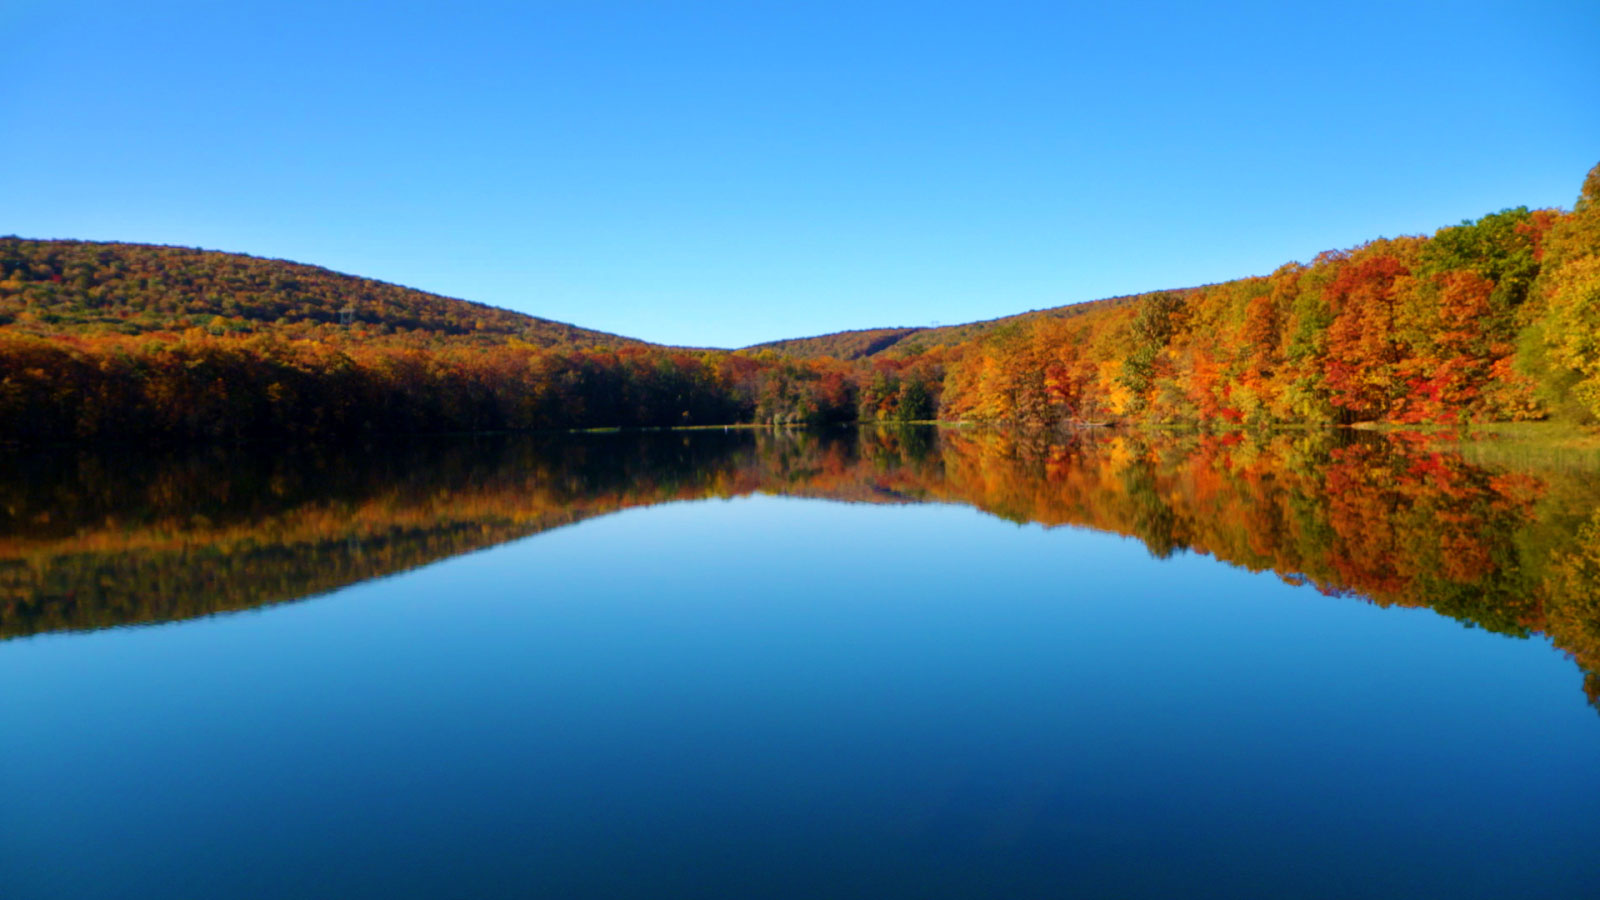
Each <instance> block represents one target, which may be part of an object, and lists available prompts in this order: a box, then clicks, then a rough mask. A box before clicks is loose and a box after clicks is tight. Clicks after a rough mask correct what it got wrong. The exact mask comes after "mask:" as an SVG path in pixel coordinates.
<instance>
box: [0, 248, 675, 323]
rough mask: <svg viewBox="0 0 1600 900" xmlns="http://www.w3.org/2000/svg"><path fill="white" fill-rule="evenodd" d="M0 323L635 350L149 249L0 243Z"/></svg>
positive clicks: (334, 277) (342, 279)
mask: <svg viewBox="0 0 1600 900" xmlns="http://www.w3.org/2000/svg"><path fill="white" fill-rule="evenodd" d="M0 326H7V327H9V328H11V329H13V330H20V331H26V332H30V333H34V334H40V335H52V334H107V333H110V334H128V335H137V334H143V333H149V332H162V331H181V330H185V329H189V328H204V329H207V330H209V331H211V332H213V333H217V334H249V333H252V332H260V331H271V332H287V333H289V334H291V335H292V334H296V333H307V332H316V331H319V330H328V329H339V330H340V331H341V332H342V333H346V334H357V335H358V336H362V337H367V338H373V339H379V338H382V337H384V336H388V335H395V336H402V337H407V338H409V339H410V340H412V341H416V340H418V339H421V340H423V341H426V342H434V341H437V340H440V339H445V340H448V341H463V340H464V341H468V342H480V343H504V342H506V341H507V340H510V339H513V338H514V339H516V340H519V341H522V342H525V343H528V344H532V345H535V346H539V347H622V346H630V345H644V344H645V343H646V342H644V341H638V340H634V339H631V338H625V337H620V336H618V335H614V334H607V333H605V332H602V331H593V330H590V329H587V328H578V327H576V326H573V325H568V324H565V323H562V322H553V321H551V320H549V319H541V318H538V317H537V316H529V315H524V314H522V313H518V312H512V311H511V310H507V309H500V308H498V307H494V306H488V305H486V304H482V303H473V302H470V301H467V300H456V299H453V298H450V297H441V296H439V295H438V294H430V293H427V292H426V291H419V290H414V289H412V288H407V287H400V286H399V285H394V284H388V283H386V282H382V281H374V280H372V279H370V278H358V277H356V276H353V275H345V274H342V273H339V272H334V271H331V270H329V269H323V268H319V267H317V266H308V265H303V264H301V263H293V262H287V261H284V260H280V259H263V258H261V257H256V256H247V255H245V254H242V253H224V252H221V251H217V250H196V249H192V248H188V247H169V246H159V245H153V244H123V243H99V242H92V241H47V240H28V239H23V238H17V237H0Z"/></svg>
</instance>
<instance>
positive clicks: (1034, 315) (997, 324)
mask: <svg viewBox="0 0 1600 900" xmlns="http://www.w3.org/2000/svg"><path fill="white" fill-rule="evenodd" d="M1194 290H1196V289H1194V288H1186V289H1182V290H1177V291H1169V292H1167V293H1173V294H1177V295H1180V296H1182V295H1187V294H1190V293H1192V292H1193V291H1194ZM1148 296H1150V294H1127V295H1124V296H1121V297H1106V298H1105V299H1102V300H1088V301H1085V302H1083V303H1069V304H1066V305H1065V306H1052V307H1050V308H1049V309H1035V310H1030V311H1028V312H1024V313H1016V314H1014V315H1009V316H1001V317H1000V318H998V319H984V320H983V321H980V322H966V323H964V324H961V325H935V326H931V327H928V328H860V329H856V330H854V331H836V332H834V333H832V334H822V335H817V336H816V337H806V338H787V339H785V340H781V341H767V342H765V343H761V344H753V345H751V346H749V347H746V348H745V349H746V350H757V351H759V350H772V351H774V352H776V353H780V354H782V355H784V356H793V357H795V358H797V359H819V358H821V357H825V356H827V357H833V358H834V359H867V358H870V357H875V356H889V357H907V356H916V355H918V354H921V353H927V352H928V351H930V350H938V349H940V348H944V347H954V346H956V345H958V344H961V343H964V342H966V341H970V340H973V339H974V338H979V337H983V336H984V335H986V334H989V333H990V332H992V331H995V330H997V329H1000V328H1004V327H1006V326H1008V325H1017V324H1020V323H1023V322H1031V321H1035V320H1039V319H1072V318H1076V317H1078V316H1083V315H1087V314H1089V313H1094V312H1104V311H1107V310H1111V309H1116V308H1118V307H1121V306H1128V305H1130V304H1133V303H1135V302H1137V301H1139V300H1142V299H1144V298H1145V297H1148Z"/></svg>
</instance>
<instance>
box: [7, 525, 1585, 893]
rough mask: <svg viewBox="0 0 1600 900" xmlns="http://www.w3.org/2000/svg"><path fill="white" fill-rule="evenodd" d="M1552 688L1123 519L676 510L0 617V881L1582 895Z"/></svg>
mask: <svg viewBox="0 0 1600 900" xmlns="http://www.w3.org/2000/svg"><path fill="white" fill-rule="evenodd" d="M1578 678H1579V675H1578V673H1577V671H1576V669H1575V668H1574V666H1573V665H1572V663H1571V662H1570V661H1568V660H1566V659H1564V658H1563V657H1562V656H1560V655H1559V654H1557V653H1554V652H1552V651H1551V650H1550V649H1549V647H1548V646H1547V645H1546V644H1545V643H1544V642H1543V641H1517V640H1513V639H1509V638H1504V637H1500V636H1496V635H1492V634H1488V633H1485V632H1482V631H1475V630H1466V629H1463V628H1462V627H1461V626H1460V625H1459V624H1457V623H1455V622H1453V621H1451V620H1448V619H1445V618H1442V617H1439V616H1437V615H1435V614H1433V613H1430V612H1427V611H1407V610H1387V611H1386V610H1380V609H1377V608H1375V607H1372V606H1369V605H1367V604H1364V603H1361V602H1359V601H1355V600H1350V599H1339V598H1331V597H1325V596H1322V595H1320V594H1318V593H1317V592H1315V591H1314V590H1311V589H1308V588H1293V587H1290V586H1288V585H1285V584H1283V583H1282V582H1281V581H1279V580H1278V579H1277V578H1276V577H1275V576H1272V575H1270V574H1265V575H1253V574H1250V573H1247V572H1244V571H1242V570H1238V569H1234V568H1231V567H1227V566H1223V565H1219V564H1217V563H1215V562H1214V561H1212V560H1209V559H1207V558H1204V557H1200V556H1196V555H1179V556H1178V557H1176V558H1174V559H1171V560H1167V561H1164V562H1158V561H1154V560H1152V559H1151V558H1150V557H1149V555H1148V553H1147V552H1146V551H1145V549H1144V547H1143V545H1142V544H1140V543H1138V542H1137V541H1133V540H1130V539H1124V538H1119V537H1114V536H1108V535H1103V534H1097V533H1093V532H1087V531H1080V530H1073V529H1054V530H1045V529H1042V528H1040V527H1037V526H1022V527H1018V526H1015V525H1012V524H1009V523H1006V522H1003V521H1000V520H997V519H994V518H991V517H988V516H985V515H983V514H981V513H978V512H975V511H973V510H970V509H965V508H960V507H950V506H906V507H875V506H860V505H844V504H833V503H826V502H818V501H801V500H792V499H780V498H772V497H755V498H747V499H740V500H734V501H705V502H694V503H679V504H673V505H668V506H662V507H656V508H652V509H649V510H639V511H634V512H629V513H625V514H621V515H616V516H610V517H606V518H602V519H598V520H593V521H590V522H587V523H584V524H581V525H579V526H576V527H573V528H566V529H560V530H557V531H554V532H550V533H548V534H545V535H542V536H539V537H536V538H532V539H528V540H524V541H521V542H518V543H514V544H509V545H504V546H501V547H497V548H494V549H491V550H487V551H483V552H480V553H475V554H471V555H468V556H465V557H460V558H456V559H452V560H449V561H446V562H443V563H440V564H437V565H434V566H430V567H428V568H425V569H423V570H421V571H418V572H414V573H411V574H408V575H403V576H398V577H394V578H388V579H380V580H377V581H373V582H368V583H365V584H361V585H358V586H355V587H352V588H349V589H347V590H344V591H341V592H338V593H337V594H335V595H333V596H331V597H327V598H324V599H321V600H317V601H314V602H310V603H304V604H296V605H292V606H286V607H279V608H273V609H268V610H264V611H261V612H258V613H250V614H243V615H234V616H226V617H220V618H216V619H210V620H204V621H198V622H189V623H183V624H179V625H170V626H164V627H156V628H141V629H132V630H113V631H106V632H97V633H93V634H87V635H52V636H46V637H37V638H32V639H27V640H20V641H12V642H9V643H7V644H5V645H0V684H5V685H6V686H7V687H6V689H5V690H4V691H0V744H3V746H4V756H5V765H4V766H3V767H0V796H3V797H4V798H5V802H4V803H3V804H0V874H3V875H4V878H3V880H4V882H5V883H7V884H8V885H11V886H13V887H10V888H8V890H7V896H8V897H32V896H47V895H71V896H85V897H90V896H163V897H166V896H186V895H187V896H221V895H228V896H293V895H302V896H303V895H307V894H308V893H315V894H321V895H339V896H365V895H371V896H397V895H406V894H411V895H416V896H444V895H451V894H452V892H454V893H455V894H460V895H469V896H481V895H484V894H495V893H501V892H515V891H517V890H518V889H527V890H535V889H538V890H544V891H546V892H548V893H549V894H550V895H552V896H574V895H589V896H610V897H615V896H641V897H642V896H651V897H657V896H673V895H678V896H713V895H727V896H732V895H744V896H773V895H777V896H796V897H819V896H849V895H858V896H878V897H881V896H890V895H899V896H910V895H915V896H937V895H941V894H947V895H949V896H986V895H987V896H1041V895H1045V894H1048V893H1051V892H1053V891H1058V890H1061V889H1078V890H1081V891H1083V893H1082V894H1081V895H1083V896H1123V897H1127V896H1151V897H1167V896H1176V895H1185V896H1195V895H1197V893H1196V887H1197V886H1202V887H1203V888H1204V889H1205V890H1211V891H1213V892H1214V894H1215V895H1216V896H1300V897H1311V896H1327V897H1347V896H1357V895H1358V896H1444V895H1449V896H1454V897H1473V896H1483V897H1504V896H1522V897H1535V896H1577V895H1581V894H1582V892H1583V890H1585V889H1586V888H1587V886H1588V885H1592V884H1593V883H1594V882H1593V878H1594V876H1596V875H1597V874H1600V864H1597V863H1596V861H1595V859H1594V857H1593V855H1592V853H1591V852H1590V847H1589V843H1588V841H1587V839H1586V833H1587V832H1586V830H1585V826H1586V825H1588V824H1590V823H1592V822H1593V821H1595V818H1596V814H1597V813H1600V771H1597V770H1596V769H1595V767H1594V766H1593V765H1592V762H1593V759H1594V756H1595V750H1596V748H1597V747H1600V717H1596V716H1595V714H1594V711H1593V710H1592V709H1590V708H1588V707H1586V706H1585V705H1584V702H1583V696H1582V694H1581V692H1580V691H1578V690H1577V689H1576V688H1577V681H1578ZM241 884H242V885H244V886H243V887H241ZM1580 886H1583V887H1580ZM252 890H254V891H255V893H254V894H252Z"/></svg>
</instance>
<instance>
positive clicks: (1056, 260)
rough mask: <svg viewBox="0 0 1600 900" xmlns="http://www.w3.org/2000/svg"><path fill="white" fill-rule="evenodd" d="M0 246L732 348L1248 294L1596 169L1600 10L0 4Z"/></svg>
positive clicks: (1529, 197)
mask: <svg viewBox="0 0 1600 900" xmlns="http://www.w3.org/2000/svg"><path fill="white" fill-rule="evenodd" d="M0 34H3V35H5V36H6V40H5V47H6V49H5V52H4V53H3V54H0V84H3V85H4V87H0V173H4V174H3V176H0V233H14V234H20V235H23V236H27V237H71V238H88V239H97V240H128V241H143V242H154V243H170V244H183V245H189V246H199V247H206V248H212V249H221V250H232V251H240V252H246V253H252V254H256V255H260V256H273V257H283V258H287V259H294V260H298V261H302V262H308V263H314V264H317V265H323V266H328V267H330V268H333V269H337V270H340V271H344V272H351V273H355V274H360V275H366V276H370V277H375V278H381V279H383V280H386V281H393V282H398V283H401V284H406V285H410V286H414V287H419V288H423V289H426V290H431V291H437V292H439V293H443V294H447V295H450V296H457V297H463V298H467V299H472V300H479V301H482V302H486V303H493V304H495V305H499V306H505V307H509V308H512V309H517V310H522V311H525V312H529V313H533V314H536V315H541V316H546V317H549V318H553V319H559V320H563V321H569V322H573V323H576V324H579V325H584V326H587V327H593V328H600V329H604V330H607V331H614V332H619V333H623V334H628V335H632V336H636V337H642V338H646V339H650V340H656V341H662V342H667V343H679V344H693V345H700V346H739V345H744V344H749V343H753V342H757V341H762V340H768V339H774V338H780V337H796V336H803V335H809V334H818V333H823V332H829V331H837V330H841V329H846V328H860V327H871V326H880V325H926V324H929V323H931V322H934V321H940V322H945V323H952V322H960V321H970V320H974V319H982V318H990V317H993V316H998V315H1004V314H1008V313H1012V312H1018V311H1021V310H1025V309H1032V308H1039V307H1046V306H1054V305H1058V304H1062V303H1070V302H1075V301H1080V300H1089V299H1094V298H1096V297H1102V296H1109V295H1115V294H1123V293H1130V292H1135V291H1142V290H1149V289H1156V288H1162V287H1180V286H1185V285H1192V284H1200V283H1206V282H1212V281H1218V280H1223V279H1227V278H1233V277H1238V276H1242V275H1250V274H1264V273H1267V272H1270V271H1271V270H1272V269H1274V268H1276V267H1277V266H1278V265H1279V264H1281V263H1283V262H1286V261H1289V260H1293V259H1301V260H1304V259H1309V258H1310V257H1311V256H1313V255H1315V254H1316V253H1317V252H1318V251H1321V250H1324V249H1330V248H1335V247H1348V246H1352V245H1354V244H1357V243H1360V242H1362V241H1365V240H1368V239H1370V238H1374V237H1378V236H1380V235H1395V234H1405V233H1420V232H1428V231H1432V230H1433V229H1434V228H1437V227H1439V226H1441V225H1446V224H1451V223H1453V222H1456V221H1459V220H1460V219H1462V218H1467V217H1475V216H1478V215H1482V214H1483V213H1486V212H1491V211H1494V210H1497V209H1501V208H1504V207H1508V206H1516V205H1522V204H1526V205H1529V206H1563V207H1566V206H1570V205H1571V203H1572V201H1573V199H1574V198H1575V196H1576V195H1577V192H1578V187H1579V184H1580V183H1581V181H1582V178H1583V175H1584V173H1585V172H1586V171H1587V170H1588V168H1589V167H1590V166H1592V165H1594V164H1595V163H1596V162H1600V106H1597V103H1600V101H1597V100H1596V98H1597V97H1600V53H1597V52H1596V51H1595V49H1594V47H1593V43H1594V37H1595V35H1597V34H1600V3H1596V2H1593V0H1574V2H1554V0H1520V2H1482V3H1474V2H1459V3H1428V4H1423V3H1404V2H1398V3H1396V2H1390V3H1363V2H1345V3H1337V4H1312V3H1306V4H1286V3H1235V4H1221V3H1217V4H1187V3H1124V4H1102V3H1095V4H1083V5H1081V6H1079V5H1074V4H1071V3H1064V2H1057V3H1039V4H1032V3H1018V4H1006V3H995V2H990V3H971V4H964V3H903V4H900V3H869V2H852V3H838V4H834V3H827V2H802V3H765V2H745V3H721V4H718V3H678V2H639V3H608V2H600V0H589V2H561V3H538V2H529V3H516V4H505V5H503V6H494V5H482V4H466V3H454V4H421V3H412V4H406V3H389V4H377V3H373V4H341V3H335V2H325V3H316V4H305V5H303V6H293V5H287V4H252V3H245V2H229V3H214V2H208V3H192V4H170V3H161V2H149V3H120V2H119V3H74V2H70V0H49V2H27V0H24V2H20V3H19V2H8V0H0Z"/></svg>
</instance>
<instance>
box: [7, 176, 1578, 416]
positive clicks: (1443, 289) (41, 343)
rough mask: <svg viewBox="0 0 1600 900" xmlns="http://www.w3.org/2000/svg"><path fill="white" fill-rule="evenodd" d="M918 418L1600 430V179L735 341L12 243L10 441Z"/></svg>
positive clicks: (108, 249) (138, 252)
mask: <svg viewBox="0 0 1600 900" xmlns="http://www.w3.org/2000/svg"><path fill="white" fill-rule="evenodd" d="M927 420H938V421H945V422H979V423H985V424H990V423H995V424H1004V425H1009V426H1019V427H1023V428H1048V427H1061V426H1071V425H1074V424H1122V425H1137V426H1162V425H1174V424H1192V425H1202V426H1211V425H1215V426H1220V427H1229V426H1248V427H1281V426H1293V425H1349V426H1360V427H1382V426H1407V427H1416V426H1453V427H1457V428H1466V429H1472V428H1481V427H1482V426H1486V425H1491V424H1498V423H1524V422H1537V421H1551V422H1558V423H1564V424H1565V425H1568V426H1580V425H1586V424H1592V423H1594V422H1596V421H1597V420H1600V166H1597V167H1596V168H1595V169H1594V170H1592V171H1591V172H1590V173H1589V175H1588V177H1587V179H1586V180H1585V181H1584V183H1583V187H1582V192H1581V194H1580V196H1579V198H1578V200H1577V202H1576V203H1575V205H1574V207H1573V209H1572V210H1571V211H1562V210H1558V209H1541V210H1529V209H1527V208H1524V207H1518V208H1515V209H1507V210H1503V211H1501V212H1497V213H1492V214H1489V215H1486V216H1484V217H1482V218H1480V219H1477V220H1474V221H1467V222H1463V223H1461V224H1460V225H1456V226H1451V227H1446V228H1441V229H1439V230H1438V231H1437V232H1435V233H1434V234H1433V235H1431V236H1426V237H1424V236H1407V237H1397V238H1382V239H1378V240H1374V241H1371V242H1369V243H1366V244H1363V245H1361V246H1359V247H1356V248H1353V249H1351V250H1340V251H1329V252H1325V253H1321V254H1319V255H1318V256H1317V257H1316V258H1315V259H1314V260H1312V261H1311V262H1310V263H1307V264H1302V263H1289V264H1287V265H1284V266H1282V267H1280V268H1279V269H1278V270H1276V271H1275V272H1273V273H1272V274H1271V275H1268V276H1261V277H1251V278H1242V279H1238V280H1235V281H1230V282H1225V283H1221V284H1214V285H1207V286H1204V287H1198V288H1186V289H1183V290H1177V291H1159V292H1155V293H1151V294H1143V295H1137V296H1128V297H1118V298H1111V299H1108V300H1102V301H1094V302H1090V303H1082V304H1076V305H1070V306H1063V307H1057V308H1054V309H1047V310H1037V311H1034V312H1030V313H1023V314H1019V315H1016V316H1011V317H1007V318H1003V319H996V320H991V321H988V322H977V323H971V324H969V325H962V326H947V327H943V328H926V329H922V328H911V329H906V328H901V329H871V330H866V331H858V332H840V333H837V334H833V335H825V336H822V337H817V338H803V339H796V340H788V341H778V342H773V343H771V344H767V345H757V346H754V347H749V348H745V349H743V350H708V349H696V348H681V347H664V346H660V345H655V344H649V343H646V342H643V341H638V340H633V339H630V338H625V337H620V336H617V335H612V334H606V333H603V332H597V331H592V330H588V329H583V328H578V327H576V326H572V325H566V324H563V323H559V322H552V321H549V320H545V319H540V318H537V317H534V316H527V315H523V314H520V313H514V312H511V311H508V310H503V309H496V308H494V307H489V306H485V305H482V304H476V303H470V302H467V301H462V300H453V299H450V298H446V297H440V296H438V295H434V294H428V293H425V292H422V291H415V290H411V289H409V288H403V287H398V286H395V285H391V284H385V283H383V282H378V281H373V280H370V279H363V278H357V277H354V276H349V275H342V274H339V273H335V272H330V271H328V270H325V269H319V268H316V267H313V266H305V265H299V264H295V263H289V262H284V261H281V260H267V259H259V258H256V257H250V256H244V255H240V254H230V253H221V252H213V251H200V250H191V249H187V248H180V247H158V246H150V245H139V244H116V243H91V242H83V241H43V240H25V239H22V238H16V237H10V238H0V442H10V443H19V442H20V443H62V442H96V441H107V440H138V441H151V442H168V443H184V442H217V441H221V442H243V441H250V440H257V439H262V438H269V437H270V438H289V439H296V440H299V439H314V440H326V439H335V440H349V439H354V438H358V437H363V436H374V435H379V434H413V433H429V432H437V433H449V432H497V431H544V430H560V429H580V430H581V429H591V428H612V427H616V428H628V427H635V428H660V427H675V426H713V427H722V426H733V425H746V424H811V425H816V424H828V423H851V422H858V421H865V422H882V421H899V422H920V421H927ZM1563 440H1566V438H1563ZM1573 440H1578V439H1577V438H1573ZM1580 443H1584V444H1585V445H1586V446H1587V443H1588V442H1587V441H1580Z"/></svg>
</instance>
